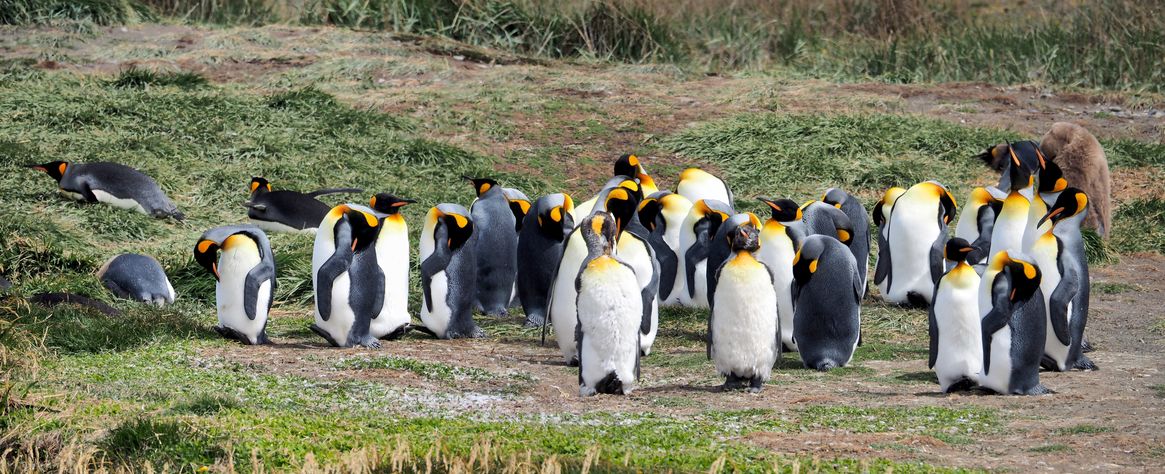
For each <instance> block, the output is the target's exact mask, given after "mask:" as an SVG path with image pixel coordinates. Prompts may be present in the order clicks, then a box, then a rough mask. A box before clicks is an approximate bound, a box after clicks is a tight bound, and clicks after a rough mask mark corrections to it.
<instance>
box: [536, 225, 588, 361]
mask: <svg viewBox="0 0 1165 474" xmlns="http://www.w3.org/2000/svg"><path fill="white" fill-rule="evenodd" d="M576 209H577V208H576ZM582 220H586V219H585V218H584V219H582ZM579 222H581V220H580V221H579ZM587 255H588V253H587V241H586V240H585V239H584V238H583V230H582V226H581V224H580V225H576V226H575V228H574V230H572V231H571V232H570V234H567V236H566V239H565V240H563V243H562V258H560V259H559V260H558V268H556V269H555V270H554V277H553V278H552V279H551V282H550V293H549V295H548V301H547V303H546V304H547V313H548V314H549V317H548V318H546V319H545V320H543V322H542V344H546V324H547V323H550V324H552V325H553V326H554V338H555V339H556V340H557V341H558V349H559V351H561V352H562V359H563V362H565V363H566V365H568V366H574V365H578V346H577V345H575V343H574V338H573V337H572V335H573V334H574V329H575V325H576V324H578V307H577V306H576V305H577V303H578V288H576V287H575V284H574V279H573V278H571V277H570V275H576V276H577V275H578V273H579V269H580V268H582V264H583V261H585V260H586V259H587Z"/></svg>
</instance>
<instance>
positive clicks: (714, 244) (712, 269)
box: [706, 212, 771, 310]
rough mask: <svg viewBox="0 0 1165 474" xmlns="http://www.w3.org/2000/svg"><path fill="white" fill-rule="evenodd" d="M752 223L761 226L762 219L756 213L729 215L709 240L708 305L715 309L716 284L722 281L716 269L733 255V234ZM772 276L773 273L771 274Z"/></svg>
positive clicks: (754, 225) (756, 226)
mask: <svg viewBox="0 0 1165 474" xmlns="http://www.w3.org/2000/svg"><path fill="white" fill-rule="evenodd" d="M749 225H751V226H752V227H753V228H759V227H760V219H759V218H757V217H756V214H753V213H751V212H745V213H742V214H736V215H734V216H732V217H729V218H728V220H726V221H724V223H723V224H720V228H719V229H716V235H715V236H713V237H712V239H711V240H709V241H708V264H707V266H708V274H707V276H706V280H707V282H706V285H707V286H706V288H707V289H708V307H709V308H711V309H713V310H715V309H716V306H715V305H714V304H712V303H713V302H714V301H715V297H716V285H717V284H718V283H719V282H720V275H719V273H718V272H717V271H716V270H718V269H719V268H720V266H721V265H723V264H724V262H725V261H727V260H728V259H729V257H732V255H733V253H734V252H733V250H732V236H733V235H735V234H736V233H737V231H739V230H740V228H742V227H744V226H749ZM770 277H771V275H770Z"/></svg>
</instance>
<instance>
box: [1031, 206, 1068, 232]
mask: <svg viewBox="0 0 1165 474" xmlns="http://www.w3.org/2000/svg"><path fill="white" fill-rule="evenodd" d="M1062 212H1064V208H1062V207H1057V208H1055V209H1052V212H1049V213H1048V215H1046V216H1044V217H1042V218H1040V221H1039V222H1037V223H1036V227H1039V226H1042V225H1044V222H1045V221H1047V220H1048V219H1051V218H1054V217H1056V216H1058V215H1060V213H1062Z"/></svg>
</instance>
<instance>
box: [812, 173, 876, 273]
mask: <svg viewBox="0 0 1165 474" xmlns="http://www.w3.org/2000/svg"><path fill="white" fill-rule="evenodd" d="M821 201H822V202H824V203H826V204H829V205H831V206H833V207H836V208H839V209H841V212H843V213H845V216H846V217H848V218H849V221H850V227H852V228H853V240H852V241H850V243H849V250H850V252H851V253H853V254H854V260H856V261H857V264H858V276H860V277H861V279H862V290H863V291H862V295H863V296H864V295H865V293H866V291H865V290H866V288H867V287H868V285H867V284H866V281H867V277H866V272H867V271H868V267H869V266H870V220H869V217H867V216H866V207H865V206H863V205H862V201H861V199H859V198H858V197H857V196H854V195H853V194H850V193H848V192H846V191H844V190H842V189H840V188H829V189H828V190H826V191H825V195H823V196H822V197H821Z"/></svg>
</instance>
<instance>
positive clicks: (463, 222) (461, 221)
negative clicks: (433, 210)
mask: <svg viewBox="0 0 1165 474" xmlns="http://www.w3.org/2000/svg"><path fill="white" fill-rule="evenodd" d="M451 215H452V216H453V222H456V223H457V227H460V228H462V229H464V228H465V226H467V225H469V219H466V218H465V216H463V215H460V214H451Z"/></svg>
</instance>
